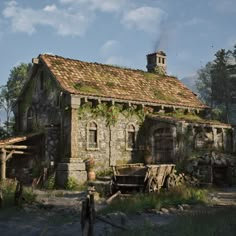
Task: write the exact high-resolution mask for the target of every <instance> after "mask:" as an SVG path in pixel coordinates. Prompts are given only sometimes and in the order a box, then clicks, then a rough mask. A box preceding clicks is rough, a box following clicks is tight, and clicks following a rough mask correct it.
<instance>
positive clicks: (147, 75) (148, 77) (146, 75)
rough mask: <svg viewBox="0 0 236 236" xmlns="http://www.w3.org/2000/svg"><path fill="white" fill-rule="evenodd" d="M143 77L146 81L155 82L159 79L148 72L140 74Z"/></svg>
mask: <svg viewBox="0 0 236 236" xmlns="http://www.w3.org/2000/svg"><path fill="white" fill-rule="evenodd" d="M142 74H143V76H144V77H145V78H146V79H148V80H156V79H158V78H159V76H157V75H156V74H154V73H149V72H142Z"/></svg>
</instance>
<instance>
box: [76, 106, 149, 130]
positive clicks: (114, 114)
mask: <svg viewBox="0 0 236 236" xmlns="http://www.w3.org/2000/svg"><path fill="white" fill-rule="evenodd" d="M152 112H153V111H152V109H151V108H147V107H144V108H137V107H136V106H131V107H129V108H124V107H123V106H122V105H112V106H109V105H108V104H106V103H101V104H98V105H97V106H96V107H93V106H92V104H91V103H85V104H84V105H82V106H81V107H80V108H79V109H78V116H79V119H82V118H83V117H84V116H85V115H86V114H92V115H93V116H94V117H98V116H100V117H105V118H106V122H107V126H110V125H115V124H116V123H117V121H118V118H119V115H120V114H123V115H124V116H125V117H126V118H130V117H132V116H133V115H137V117H138V118H139V120H140V122H143V121H144V119H145V116H146V115H147V114H149V113H152Z"/></svg>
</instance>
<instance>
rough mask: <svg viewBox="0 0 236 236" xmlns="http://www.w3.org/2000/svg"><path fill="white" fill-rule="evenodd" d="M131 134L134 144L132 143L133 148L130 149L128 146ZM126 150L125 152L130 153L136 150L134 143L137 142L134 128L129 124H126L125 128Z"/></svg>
mask: <svg viewBox="0 0 236 236" xmlns="http://www.w3.org/2000/svg"><path fill="white" fill-rule="evenodd" d="M130 126H132V127H133V128H132V129H131V128H130ZM130 133H132V135H133V139H134V142H133V147H131V146H130V145H129V134H130ZM125 141H126V142H125V143H126V150H127V151H132V150H136V146H137V145H136V141H137V135H136V126H135V125H134V124H133V123H129V124H127V126H126V140H125Z"/></svg>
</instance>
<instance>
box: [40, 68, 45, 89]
mask: <svg viewBox="0 0 236 236" xmlns="http://www.w3.org/2000/svg"><path fill="white" fill-rule="evenodd" d="M43 89H44V75H43V71H41V73H40V90H43Z"/></svg>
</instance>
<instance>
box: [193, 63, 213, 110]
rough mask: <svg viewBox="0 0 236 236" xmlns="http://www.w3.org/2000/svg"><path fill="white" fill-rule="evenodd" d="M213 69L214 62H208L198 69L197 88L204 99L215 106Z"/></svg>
mask: <svg viewBox="0 0 236 236" xmlns="http://www.w3.org/2000/svg"><path fill="white" fill-rule="evenodd" d="M211 70H212V62H208V63H207V64H206V66H205V67H204V68H202V69H200V70H198V71H197V75H198V77H197V81H196V88H197V91H198V93H199V94H200V98H201V99H202V101H204V102H205V103H206V104H207V105H208V106H210V107H211V108H213V100H212V86H211V84H212V80H211V79H212V77H211Z"/></svg>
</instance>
